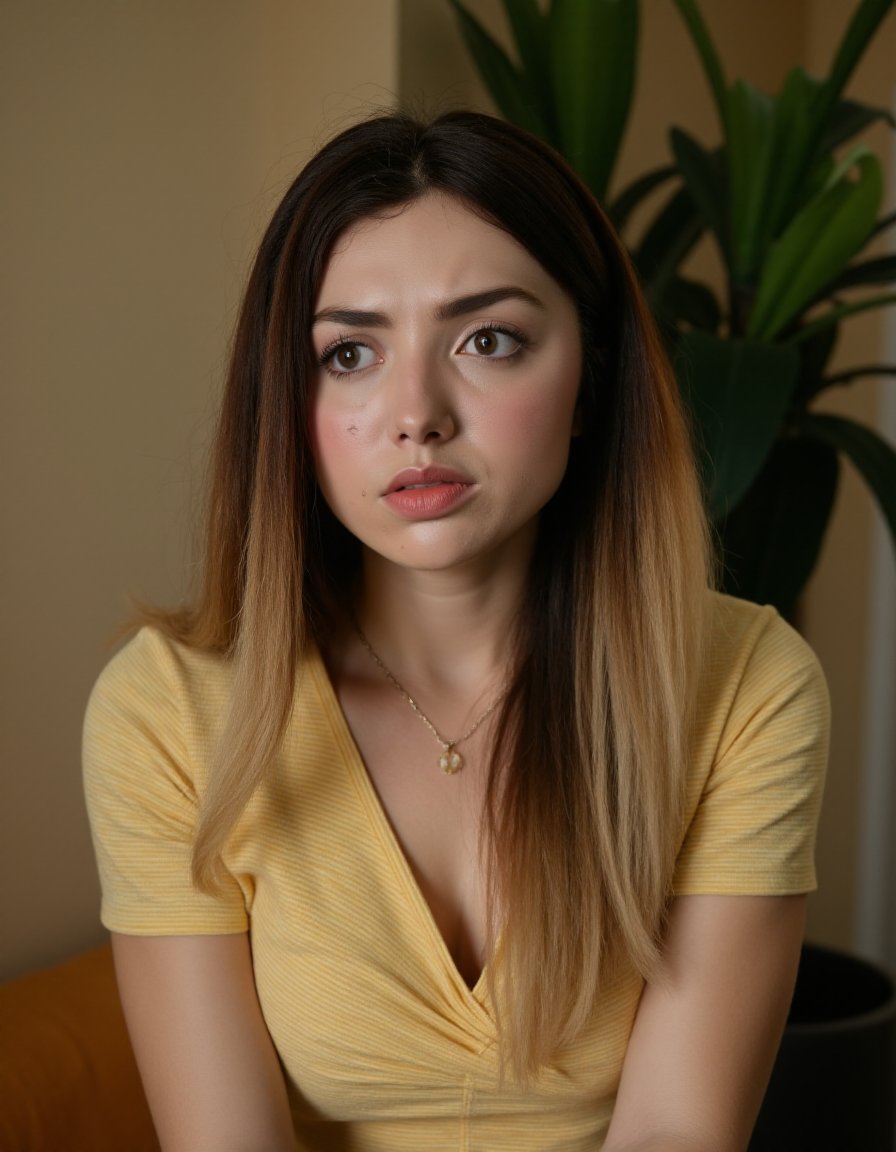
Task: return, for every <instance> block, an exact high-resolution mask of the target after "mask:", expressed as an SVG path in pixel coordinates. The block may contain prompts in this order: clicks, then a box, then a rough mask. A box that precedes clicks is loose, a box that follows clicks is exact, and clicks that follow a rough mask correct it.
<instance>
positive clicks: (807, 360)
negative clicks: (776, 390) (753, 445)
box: [793, 324, 839, 411]
mask: <svg viewBox="0 0 896 1152" xmlns="http://www.w3.org/2000/svg"><path fill="white" fill-rule="evenodd" d="M838 335H839V329H838V327H837V325H836V324H832V325H831V326H830V327H829V328H823V329H821V331H820V332H816V333H815V335H814V336H813V337H811V339H808V340H804V341H803V342H802V343H801V344H799V345H797V346H796V348H797V352H798V353H799V357H800V372H799V380H798V381H797V386H796V391H795V392H794V394H793V407H794V409H795V410H796V411H801V410H802V409H804V408H805V407H806V406H807V405H808V404H809V402H810V401H811V400H812V399H813V398H814V397H815V396H817V395H818V393H819V392H821V391H823V389H824V388H825V383H824V374H825V370H826V368H827V366H828V364H829V363H830V359H831V356H832V355H833V353H834V348H835V347H836V344H837V337H838Z"/></svg>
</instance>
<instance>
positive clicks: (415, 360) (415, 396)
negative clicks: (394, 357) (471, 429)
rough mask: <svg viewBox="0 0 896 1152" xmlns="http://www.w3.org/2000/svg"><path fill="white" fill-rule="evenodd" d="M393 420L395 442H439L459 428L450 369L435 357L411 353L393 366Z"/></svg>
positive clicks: (391, 395)
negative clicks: (441, 365)
mask: <svg viewBox="0 0 896 1152" xmlns="http://www.w3.org/2000/svg"><path fill="white" fill-rule="evenodd" d="M390 385H391V387H390V390H389V396H390V405H391V412H390V421H391V425H392V437H393V439H394V440H395V442H396V443H401V442H410V443H413V444H427V443H437V442H439V441H443V440H450V439H451V438H452V437H453V436H454V435H455V433H456V431H457V418H456V412H455V406H454V396H453V392H452V389H451V386H450V381H449V379H448V371H447V370H446V369H445V368H440V366H439V365H438V364H437V363H436V362H435V360H434V358H429V357H424V356H417V355H414V356H412V357H408V358H406V359H404V360H403V361H402V362H396V363H395V365H394V366H393V372H392V379H391V381H390Z"/></svg>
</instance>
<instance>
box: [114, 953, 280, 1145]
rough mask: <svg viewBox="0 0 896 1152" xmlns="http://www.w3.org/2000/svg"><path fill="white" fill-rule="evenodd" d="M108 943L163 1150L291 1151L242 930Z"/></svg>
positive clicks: (274, 1065)
mask: <svg viewBox="0 0 896 1152" xmlns="http://www.w3.org/2000/svg"><path fill="white" fill-rule="evenodd" d="M112 949H113V953H114V956H115V969H116V973H117V976H118V987H119V991H120V993H121V1001H122V1005H123V1006H124V1013H125V1018H126V1020H127V1024H128V1030H129V1032H130V1034H131V1041H132V1043H133V1046H134V1052H135V1054H136V1057H137V1064H138V1066H139V1068H140V1074H141V1076H142V1078H143V1085H144V1088H145V1090H146V1096H147V1099H148V1101H149V1107H150V1111H151V1112H152V1116H153V1120H154V1121H155V1125H156V1130H157V1132H158V1135H159V1140H160V1142H161V1145H162V1149H163V1152H293V1149H294V1148H295V1137H294V1134H293V1128H292V1121H291V1119H290V1113H289V1105H288V1103H287V1097H286V1087H285V1084H284V1081H283V1073H282V1072H281V1069H280V1065H279V1063H278V1060H277V1055H276V1052H275V1051H274V1046H273V1044H272V1043H271V1038H270V1036H269V1035H268V1032H267V1028H266V1027H265V1023H264V1019H263V1017H262V1014H261V1009H260V1007H259V1004H258V998H257V996H256V992H255V981H254V978H253V974H252V961H251V956H250V951H249V937H248V935H247V934H237V935H229V936H228V935H224V936H155V937H150V936H123V935H119V934H115V933H113V935H112Z"/></svg>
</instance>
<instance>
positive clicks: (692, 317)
mask: <svg viewBox="0 0 896 1152" xmlns="http://www.w3.org/2000/svg"><path fill="white" fill-rule="evenodd" d="M654 312H655V314H656V317H657V319H658V320H659V321H660V323H661V324H662V325H663V326H668V327H675V328H678V327H680V326H681V325H682V324H686V325H688V326H689V327H691V328H699V329H700V330H701V331H702V332H715V331H717V330H718V327H719V325H720V324H721V322H722V309H721V308H720V307H719V302H718V300H717V299H716V297H715V293H714V292H713V291H712V289H711V288H708V287H707V285H706V284H701V283H700V282H699V281H697V280H688V279H686V278H685V277H684V276H673V277H672V278H671V280H669V282H668V283H667V284H666V287H665V289H664V290H663V292H662V294H661V296H660V297H659V299H658V300H656V301H655V303H654Z"/></svg>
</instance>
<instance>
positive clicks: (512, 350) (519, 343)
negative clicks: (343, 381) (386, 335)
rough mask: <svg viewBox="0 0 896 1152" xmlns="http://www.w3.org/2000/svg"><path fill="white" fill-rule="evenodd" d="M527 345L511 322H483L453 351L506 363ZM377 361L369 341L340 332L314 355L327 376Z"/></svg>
mask: <svg viewBox="0 0 896 1152" xmlns="http://www.w3.org/2000/svg"><path fill="white" fill-rule="evenodd" d="M475 341H478V344H476V343H474V342H475ZM471 345H472V347H470V346H471ZM530 347H531V341H530V340H529V339H528V337H527V336H526V335H525V333H524V332H522V331H521V330H520V329H519V328H517V327H516V326H515V325H513V324H505V323H503V322H502V323H486V324H480V325H479V326H478V327H477V328H476V329H475V330H474V331H473V332H471V333H470V334H469V335H467V336H464V337H463V339H462V340H461V342H460V344H458V346H457V349H456V352H455V354H456V355H461V356H470V357H472V358H473V359H477V360H492V361H495V362H497V363H499V364H507V363H509V362H511V361H513V360H516V359H517V358H518V357H519V356H520V355H521V354H522V353H524V352H525V351H527V350H528V349H529V348H530ZM468 349H469V350H468ZM378 362H380V363H381V362H382V359H381V357H380V356H379V355H378V354H377V353H376V352H375V351H374V349H373V348H371V347H370V345H369V344H365V343H364V341H363V340H357V339H354V338H352V337H350V336H343V335H340V336H337V337H336V339H335V340H331V341H330V343H329V344H327V345H326V347H324V348H323V349H322V350H321V352H320V355H319V356H318V367H320V368H323V369H325V370H326V371H327V372H328V373H329V374H330V375H331V376H353V375H354V374H355V373H357V372H362V371H364V369H365V368H370V367H372V366H373V365H374V364H376V363H378Z"/></svg>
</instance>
